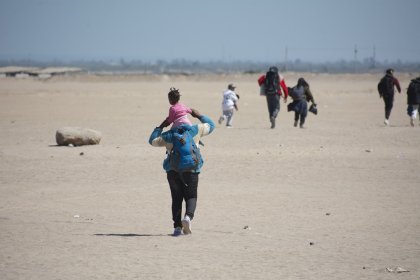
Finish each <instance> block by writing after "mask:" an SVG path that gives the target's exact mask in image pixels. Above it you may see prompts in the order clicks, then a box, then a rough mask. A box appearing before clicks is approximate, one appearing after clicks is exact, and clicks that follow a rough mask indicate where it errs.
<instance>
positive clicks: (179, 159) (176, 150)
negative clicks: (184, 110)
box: [169, 127, 202, 172]
mask: <svg viewBox="0 0 420 280" xmlns="http://www.w3.org/2000/svg"><path fill="white" fill-rule="evenodd" d="M172 144H173V147H172V151H171V152H170V154H169V165H170V166H171V168H172V169H173V170H175V171H177V172H186V171H193V170H195V169H196V168H197V167H198V165H199V164H200V162H201V161H202V158H201V153H200V149H199V148H198V147H197V145H196V144H195V142H194V139H193V137H192V136H191V134H190V133H189V130H188V129H185V127H178V128H176V129H175V131H174V132H173V138H172Z"/></svg>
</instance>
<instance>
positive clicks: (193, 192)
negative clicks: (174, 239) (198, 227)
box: [166, 171, 199, 228]
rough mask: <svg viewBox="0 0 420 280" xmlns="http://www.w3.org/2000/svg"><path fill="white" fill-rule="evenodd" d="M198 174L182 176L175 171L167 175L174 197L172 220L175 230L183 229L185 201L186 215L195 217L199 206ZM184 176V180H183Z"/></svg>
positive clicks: (186, 173) (185, 173)
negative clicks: (182, 219) (183, 203)
mask: <svg viewBox="0 0 420 280" xmlns="http://www.w3.org/2000/svg"><path fill="white" fill-rule="evenodd" d="M198 174H199V173H192V172H184V173H182V175H181V174H180V173H178V172H175V171H169V172H168V173H166V175H167V179H168V183H169V187H170V189H171V196H172V220H173V221H174V228H176V227H182V222H181V216H182V202H183V201H184V200H185V204H186V207H185V208H186V210H185V214H186V215H188V216H189V217H190V218H191V219H193V217H194V212H195V208H196V206H197V188H198ZM181 176H182V178H181Z"/></svg>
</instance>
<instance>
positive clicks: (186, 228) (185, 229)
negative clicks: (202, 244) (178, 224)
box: [182, 215, 191, 234]
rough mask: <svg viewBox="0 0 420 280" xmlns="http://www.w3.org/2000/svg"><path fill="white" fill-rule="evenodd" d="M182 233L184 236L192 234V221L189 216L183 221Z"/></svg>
mask: <svg viewBox="0 0 420 280" xmlns="http://www.w3.org/2000/svg"><path fill="white" fill-rule="evenodd" d="M182 231H183V232H184V234H191V219H190V217H189V216H188V215H185V217H184V219H182Z"/></svg>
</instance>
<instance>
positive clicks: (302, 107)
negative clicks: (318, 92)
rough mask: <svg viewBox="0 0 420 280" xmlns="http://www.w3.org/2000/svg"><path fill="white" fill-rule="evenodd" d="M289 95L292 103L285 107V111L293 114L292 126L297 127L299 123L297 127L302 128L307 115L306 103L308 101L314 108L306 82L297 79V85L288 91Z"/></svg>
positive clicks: (313, 100) (302, 79) (312, 98)
mask: <svg viewBox="0 0 420 280" xmlns="http://www.w3.org/2000/svg"><path fill="white" fill-rule="evenodd" d="M289 95H290V96H291V97H292V99H293V102H292V103H290V104H289V105H287V111H289V112H290V111H294V112H295V122H294V126H295V127H297V125H298V123H299V127H300V128H304V127H303V125H304V123H305V119H306V116H307V115H308V102H309V101H310V102H312V104H313V105H314V106H316V103H315V99H314V97H313V95H312V92H311V90H310V88H309V84H308V82H306V81H305V79H304V78H299V79H298V82H297V85H296V86H295V87H293V88H291V89H289Z"/></svg>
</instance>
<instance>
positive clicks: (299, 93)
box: [289, 86, 305, 100]
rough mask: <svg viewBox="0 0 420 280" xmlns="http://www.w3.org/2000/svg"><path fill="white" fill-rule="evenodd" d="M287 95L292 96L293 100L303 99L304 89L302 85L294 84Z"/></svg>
mask: <svg viewBox="0 0 420 280" xmlns="http://www.w3.org/2000/svg"><path fill="white" fill-rule="evenodd" d="M289 95H290V97H292V98H293V100H303V99H305V89H304V87H303V86H300V87H298V86H295V87H293V88H291V89H290V91H289Z"/></svg>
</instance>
